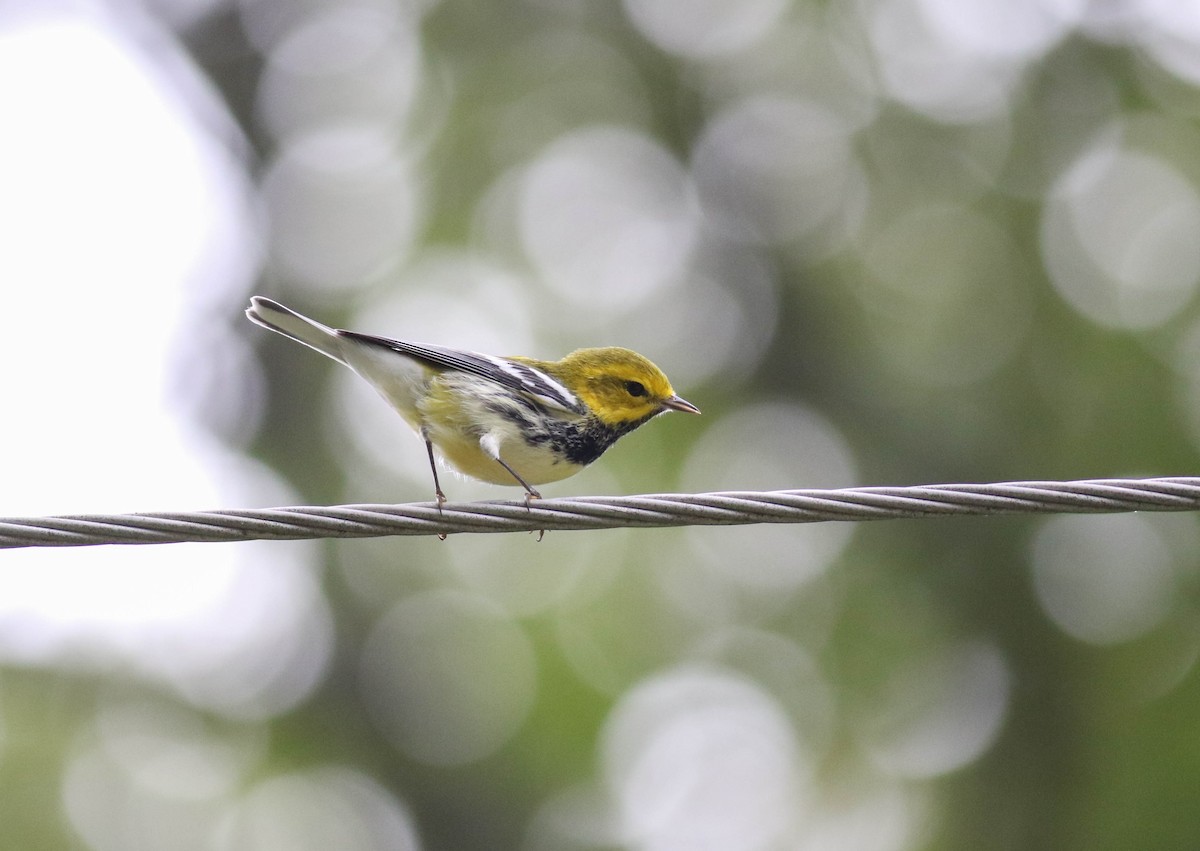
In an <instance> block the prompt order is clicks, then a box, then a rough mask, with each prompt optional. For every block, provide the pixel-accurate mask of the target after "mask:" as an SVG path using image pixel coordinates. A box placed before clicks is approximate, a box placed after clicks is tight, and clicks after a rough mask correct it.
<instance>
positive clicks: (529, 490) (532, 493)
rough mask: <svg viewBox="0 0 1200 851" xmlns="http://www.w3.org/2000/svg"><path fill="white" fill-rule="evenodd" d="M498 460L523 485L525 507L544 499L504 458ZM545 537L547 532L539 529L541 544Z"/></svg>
mask: <svg viewBox="0 0 1200 851" xmlns="http://www.w3.org/2000/svg"><path fill="white" fill-rule="evenodd" d="M496 460H497V461H499V462H500V466H501V467H503V468H504V469H506V470H508V472H509V473H511V474H512V477H513V478H514V479H516V480H517V481H518V482H520V483H521V487H523V488H525V507H526V508H528V507H529V501H530V500H531V499H541V498H542V495H541V494H540V493H538V492H537V490H536V489H535V488H534V487H533V486H532V485H531V484H529V482H527V481H525V480H524V479H522V478H521V476H520V474H518V473H517V471H516V470H514V469H513V468H512V467H510V466H508V463H507V462H506V461H505V460H504V459H503V458H500V457H499V456H497V458H496ZM530 531H532V530H530ZM545 536H546V530H545V529H538V541H539V542H540V541H541V540H542V538H544V537H545Z"/></svg>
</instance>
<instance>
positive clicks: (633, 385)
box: [625, 381, 646, 396]
mask: <svg viewBox="0 0 1200 851" xmlns="http://www.w3.org/2000/svg"><path fill="white" fill-rule="evenodd" d="M625 389H626V390H628V391H629V395H630V396H645V395H646V385H645V384H642V382H640V381H626V382H625Z"/></svg>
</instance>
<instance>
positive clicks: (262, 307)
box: [246, 295, 346, 363]
mask: <svg viewBox="0 0 1200 851" xmlns="http://www.w3.org/2000/svg"><path fill="white" fill-rule="evenodd" d="M246 316H247V317H248V318H249V319H250V321H251V322H253V323H255V324H256V325H261V326H262V327H264V328H269V329H271V330H272V331H275V332H277V333H279V334H282V335H283V336H285V337H290V338H291V339H293V340H295V341H296V342H297V343H303V344H304V345H306V346H308V347H309V348H310V349H316V350H317V351H318V352H320V353H321V354H323V355H326V356H328V357H331V358H333V359H334V360H335V361H338V362H339V363H345V362H346V357H345V355H344V354H343V353H342V347H341V337H339V336H338V333H337V332H336V331H335V330H334V329H332V328H330V327H329V326H328V325H322V324H321V323H320V322H317V321H315V320H312V319H309V318H308V317H307V316H301V315H300V314H299V313H297V312H296V311H294V310H289V309H288V308H286V307H284V306H283V305H282V304H280V303H279V302H277V301H271V299H269V298H263V297H262V296H260V295H256V296H253V297H252V298H251V299H250V307H249V308H247V310H246Z"/></svg>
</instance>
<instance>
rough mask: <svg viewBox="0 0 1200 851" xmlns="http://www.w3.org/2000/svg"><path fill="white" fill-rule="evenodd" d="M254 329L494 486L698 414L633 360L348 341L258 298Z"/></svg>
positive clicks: (542, 477)
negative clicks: (335, 373)
mask: <svg viewBox="0 0 1200 851" xmlns="http://www.w3.org/2000/svg"><path fill="white" fill-rule="evenodd" d="M246 316H248V317H250V319H251V321H253V322H255V323H257V324H259V325H261V326H263V327H264V328H269V329H271V330H272V331H277V332H279V333H280V334H283V335H284V336H285V337H290V338H291V339H293V340H295V341H297V342H299V343H303V344H304V345H306V346H309V347H311V348H313V349H316V350H317V351H318V352H320V353H321V354H323V355H328V356H329V357H331V358H333V359H334V360H336V361H338V362H339V363H343V364H345V365H346V366H348V367H350V368H351V369H352V370H354V371H355V372H357V373H358V374H359V375H361V376H362V377H363V378H365V379H366V380H367V381H368V382H369V383H370V384H371V385H372V386H373V387H374V388H375V389H376V390H377V391H379V393H380V394H381V395H382V396H383V398H384V399H386V400H387V401H388V402H389V403H391V405H392V407H393V408H395V409H396V410H397V411H398V412H399V413H400V416H402V417H404V419H405V420H406V421H407V422H408V424H409V425H410V426H412V427H413V429H415V430H416V432H417V434H419V435H420V436H421V438H422V439H423V440H424V441H425V449H426V451H427V452H428V454H429V466H430V468H431V469H432V470H433V487H434V491H435V493H436V494H437V500H438V502H439V503H441V502H444V501H445V500H446V495H445V493H443V492H442V486H441V484H440V483H439V482H438V474H437V465H436V464H435V463H434V454H433V452H434V448H435V447H436V448H437V449H438V451H439V452H441V454H442V456H443V457H444V458H445V459H446V461H448V462H449V463H450V464H451V465H452V466H453V467H455V468H456V469H458V470H459V471H460V472H462V473H464V474H466V475H468V476H471V477H473V478H476V479H481V480H482V481H485V482H491V483H493V484H498V485H521V486H522V487H524V488H525V493H526V495H527V497H526V498H530V497H534V498H536V497H540V496H541V494H539V493H538V492H537V491H536V490H535V489H534V487H533V486H534V485H540V484H544V483H546V482H557V481H558V480H560V479H565V478H567V477H568V476H572V475H574V474H575V473H578V472H579V471H580V470H582V469H583V468H584V467H586V466H587V465H588V464H590V463H592V462H593V461H595V460H596V459H597V458H599V457H600V456H601V455H602V454H603V453H604V450H606V449H608V447H610V446H612V445H613V444H614V443H615V442H616V441H617V439H618V438H620V437H621V436H622V435H625V434H628V433H629V432H631V431H633V430H634V429H635V428H637V427H638V426H640V425H642V423H645V422H648V421H649V420H651V419H653V418H654V417H656V416H658V415H659V414H661V413H665V412H666V411H686V412H687V413H691V414H698V413H700V409H699V408H697V407H696V406H695V405H693V404H692V403H691V402H688V401H686V400H685V399H681V398H680V397H679V396H677V395H675V391H674V390H672V389H671V383H670V382H669V381H667V377H666V376H665V375H663V373H662V370H660V369H659V368H658V367H657V366H655V365H654V364H653V363H651V362H650V361H649V360H647V359H646V358H644V357H642V356H641V355H639V354H638V353H637V352H633V351H630V350H629V349H621V348H616V347H608V348H599V349H579V350H578V351H574V352H572V353H571V354H569V355H567V356H566V357H565V358H563V359H562V360H559V361H540V360H534V359H532V358H523V357H503V358H500V357H492V356H491V355H481V354H477V353H475V352H464V351H457V350H455V349H445V348H441V347H440V346H426V345H422V344H419V343H404V342H400V341H399V340H388V339H386V338H384V337H372V336H370V335H368V334H358V333H355V332H354V331H341V330H336V329H334V328H329V327H328V326H325V325H322V324H321V323H319V322H315V321H313V320H312V319H309V318H308V317H306V316H301V315H300V314H299V313H296V312H295V311H293V310H289V309H288V308H286V307H284V306H283V305H282V304H279V303H278V302H274V301H271V300H270V299H268V298H263V297H262V296H254V297H253V298H251V299H250V308H249V309H248V310H247V311H246Z"/></svg>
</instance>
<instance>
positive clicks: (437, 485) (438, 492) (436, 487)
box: [425, 438, 446, 541]
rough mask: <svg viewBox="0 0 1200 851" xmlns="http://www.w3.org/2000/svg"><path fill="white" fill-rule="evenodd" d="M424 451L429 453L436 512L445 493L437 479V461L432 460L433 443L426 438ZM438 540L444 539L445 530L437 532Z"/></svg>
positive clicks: (440, 508) (440, 509)
mask: <svg viewBox="0 0 1200 851" xmlns="http://www.w3.org/2000/svg"><path fill="white" fill-rule="evenodd" d="M425 451H426V452H427V453H429V469H430V471H431V472H432V473H433V492H434V494H435V495H436V496H437V504H438V513H439V514H440V513H441V511H442V503H443V502H445V501H446V494H444V493H443V492H442V484H441V482H439V481H438V474H437V462H436V461H434V460H433V443H432V442H430V441H429V439H428V438H426V440H425ZM437 536H438V540H439V541H444V540H446V533H445V532H438V533H437Z"/></svg>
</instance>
